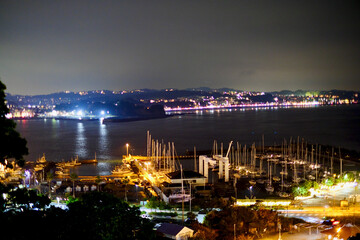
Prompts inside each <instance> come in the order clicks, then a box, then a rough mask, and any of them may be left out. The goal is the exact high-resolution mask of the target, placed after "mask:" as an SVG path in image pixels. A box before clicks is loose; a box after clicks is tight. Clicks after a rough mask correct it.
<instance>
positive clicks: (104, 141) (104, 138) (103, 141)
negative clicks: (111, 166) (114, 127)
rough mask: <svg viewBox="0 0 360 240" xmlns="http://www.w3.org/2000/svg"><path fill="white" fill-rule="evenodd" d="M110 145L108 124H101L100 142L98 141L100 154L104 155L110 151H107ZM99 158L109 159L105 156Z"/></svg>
mask: <svg viewBox="0 0 360 240" xmlns="http://www.w3.org/2000/svg"><path fill="white" fill-rule="evenodd" d="M108 144H109V143H108V135H107V129H106V124H102V123H100V125H99V141H98V145H99V150H100V153H104V152H107V151H108V149H107V148H108ZM99 158H100V159H106V158H107V157H106V156H105V155H104V154H100V155H99Z"/></svg>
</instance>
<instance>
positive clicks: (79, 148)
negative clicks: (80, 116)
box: [75, 122, 88, 158]
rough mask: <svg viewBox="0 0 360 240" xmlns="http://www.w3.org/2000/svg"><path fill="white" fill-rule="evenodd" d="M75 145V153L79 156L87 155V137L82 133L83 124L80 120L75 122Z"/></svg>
mask: <svg viewBox="0 0 360 240" xmlns="http://www.w3.org/2000/svg"><path fill="white" fill-rule="evenodd" d="M76 133H77V134H76V147H75V149H76V150H75V153H76V155H77V156H79V158H85V157H86V156H87V155H88V150H87V143H86V141H87V139H86V138H85V135H84V124H83V123H82V122H78V123H77V132H76Z"/></svg>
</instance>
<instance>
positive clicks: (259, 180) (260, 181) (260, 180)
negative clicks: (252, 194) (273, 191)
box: [256, 178, 265, 184]
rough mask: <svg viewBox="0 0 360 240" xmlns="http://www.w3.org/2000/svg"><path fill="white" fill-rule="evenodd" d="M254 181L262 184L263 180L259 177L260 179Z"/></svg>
mask: <svg viewBox="0 0 360 240" xmlns="http://www.w3.org/2000/svg"><path fill="white" fill-rule="evenodd" d="M256 182H257V183H259V184H264V182H265V180H264V179H262V178H260V179H258V180H256Z"/></svg>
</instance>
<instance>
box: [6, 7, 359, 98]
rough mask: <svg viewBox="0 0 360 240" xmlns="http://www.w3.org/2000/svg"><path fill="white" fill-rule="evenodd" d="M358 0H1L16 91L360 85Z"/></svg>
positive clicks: (9, 83) (11, 81) (9, 68)
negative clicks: (359, 79)
mask: <svg viewBox="0 0 360 240" xmlns="http://www.w3.org/2000/svg"><path fill="white" fill-rule="evenodd" d="M358 12H359V8H358V7H357V4H356V1H296V2H295V1H1V3H0V31H1V37H0V76H1V78H2V80H3V81H4V82H5V83H6V84H7V86H8V90H9V92H11V93H25V94H36V93H48V92H54V91H62V90H88V89H133V88H166V87H175V88H187V87H198V86H209V87H233V88H238V89H245V90H264V91H266V90H279V89H298V88H302V89H332V88H340V89H352V90H359V89H360V83H359V82H360V81H358V78H359V73H360V70H359V67H358V66H360V47H359V42H360V37H359V36H360V34H359V32H360V28H359V24H360V19H359V18H360V17H359V14H358Z"/></svg>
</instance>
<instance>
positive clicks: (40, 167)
mask: <svg viewBox="0 0 360 240" xmlns="http://www.w3.org/2000/svg"><path fill="white" fill-rule="evenodd" d="M43 169H44V165H42V164H38V165H36V166H35V167H34V170H35V172H38V171H42V170H43Z"/></svg>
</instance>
